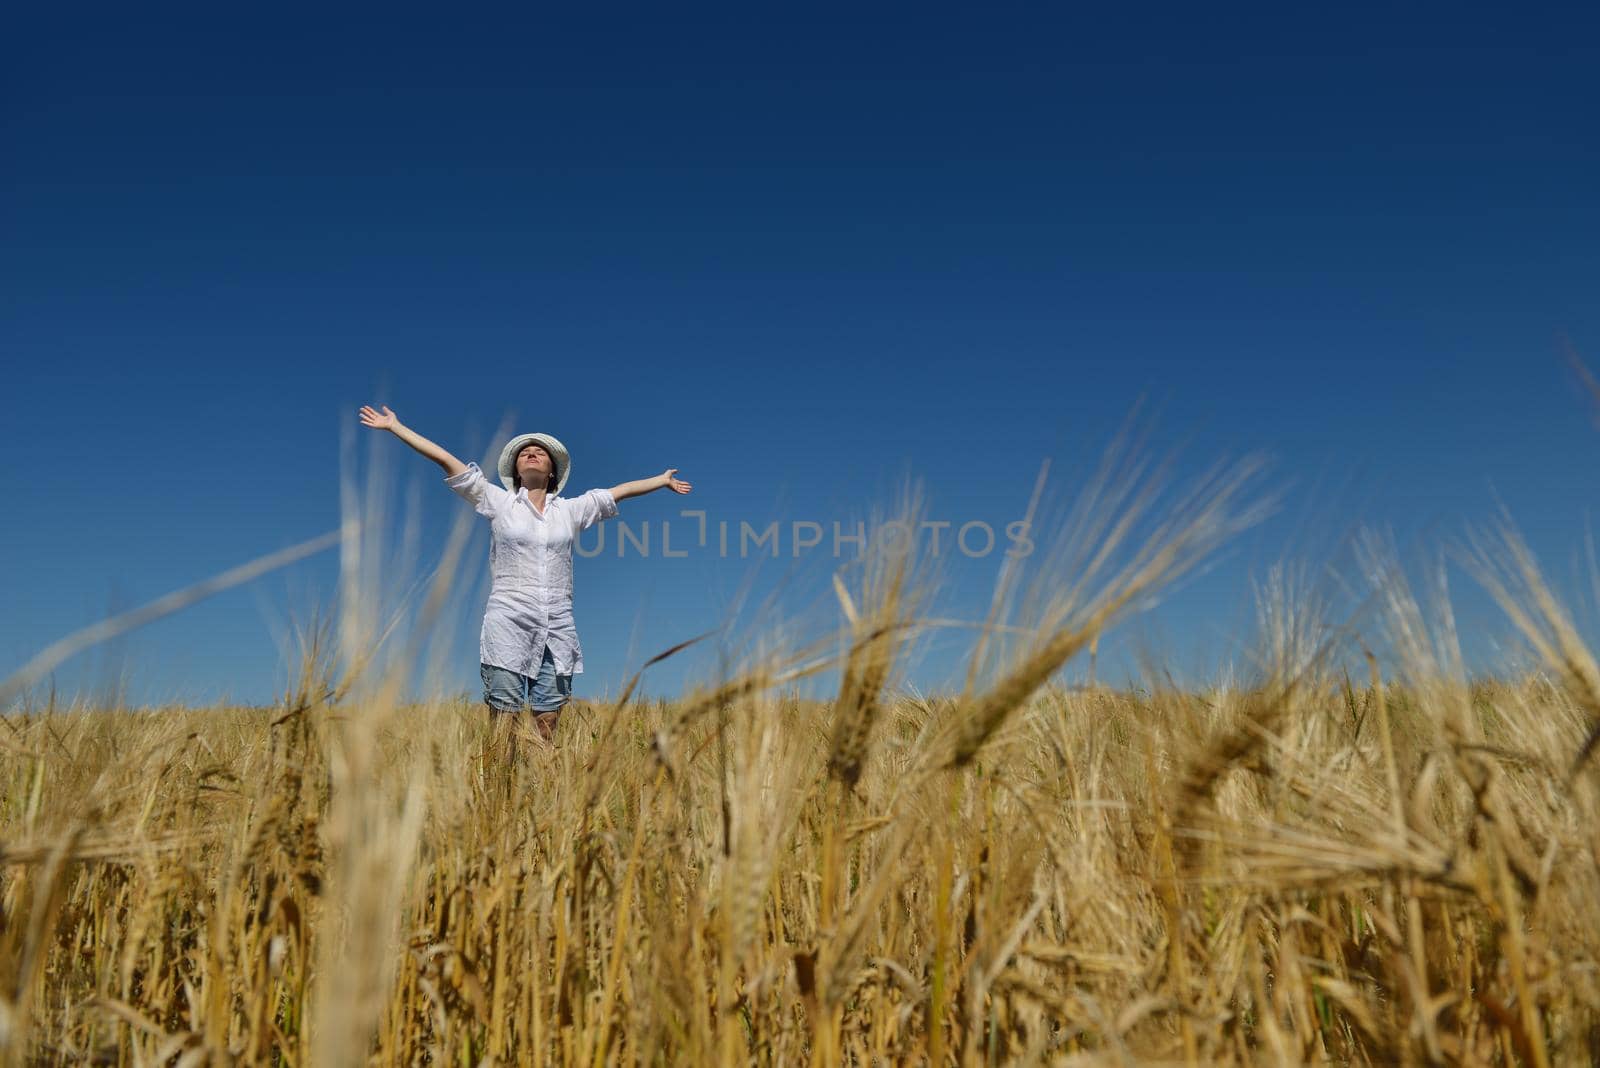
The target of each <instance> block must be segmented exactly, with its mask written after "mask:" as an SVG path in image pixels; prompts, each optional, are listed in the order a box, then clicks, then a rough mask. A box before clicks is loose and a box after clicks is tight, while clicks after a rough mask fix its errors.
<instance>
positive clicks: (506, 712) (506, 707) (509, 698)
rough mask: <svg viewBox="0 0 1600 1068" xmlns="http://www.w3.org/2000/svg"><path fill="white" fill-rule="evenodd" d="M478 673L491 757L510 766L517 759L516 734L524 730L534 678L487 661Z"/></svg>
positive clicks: (479, 668) (501, 764) (505, 765)
mask: <svg viewBox="0 0 1600 1068" xmlns="http://www.w3.org/2000/svg"><path fill="white" fill-rule="evenodd" d="M478 674H479V677H480V678H482V679H483V703H484V705H486V706H487V707H488V709H489V751H490V754H491V756H490V759H491V760H493V761H494V762H495V763H496V764H497V765H499V766H501V767H505V768H509V767H510V766H511V765H512V764H513V763H514V762H515V761H516V758H517V734H518V733H519V731H523V730H525V728H524V727H523V724H522V721H523V718H524V715H525V714H526V713H527V709H528V691H529V689H530V688H531V687H532V682H533V680H532V679H530V678H528V677H527V676H526V675H520V674H518V673H517V672H515V671H508V670H507V669H505V668H499V667H491V666H490V665H488V664H480V665H478Z"/></svg>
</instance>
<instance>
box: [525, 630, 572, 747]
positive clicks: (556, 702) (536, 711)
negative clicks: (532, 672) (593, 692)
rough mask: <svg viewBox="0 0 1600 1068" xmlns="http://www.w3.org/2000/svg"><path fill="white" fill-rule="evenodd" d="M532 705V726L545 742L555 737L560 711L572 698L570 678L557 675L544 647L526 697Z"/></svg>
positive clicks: (547, 649) (546, 648)
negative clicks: (537, 672) (542, 657)
mask: <svg viewBox="0 0 1600 1068" xmlns="http://www.w3.org/2000/svg"><path fill="white" fill-rule="evenodd" d="M528 697H529V701H530V702H531V703H532V705H533V724H534V726H535V727H537V728H538V729H539V736H540V737H541V738H543V739H544V740H545V741H547V742H548V741H550V740H551V739H553V738H554V737H555V734H556V724H557V723H559V722H560V720H561V710H562V709H563V708H565V707H566V706H567V701H568V700H570V699H571V697H572V676H571V675H557V674H556V661H555V656H554V655H553V654H552V653H551V652H550V647H549V646H545V650H544V659H543V660H542V661H540V663H539V674H538V676H537V677H536V678H534V680H533V685H532V686H531V687H530V693H529V695H528Z"/></svg>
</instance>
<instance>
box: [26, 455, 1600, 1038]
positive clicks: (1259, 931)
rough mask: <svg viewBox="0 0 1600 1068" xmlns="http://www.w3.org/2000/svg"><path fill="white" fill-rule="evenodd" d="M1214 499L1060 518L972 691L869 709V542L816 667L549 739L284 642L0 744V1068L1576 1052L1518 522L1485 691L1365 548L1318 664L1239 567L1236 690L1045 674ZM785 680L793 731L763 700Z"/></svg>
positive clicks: (1557, 799) (1578, 1015)
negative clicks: (144, 702) (268, 696)
mask: <svg viewBox="0 0 1600 1068" xmlns="http://www.w3.org/2000/svg"><path fill="white" fill-rule="evenodd" d="M1229 485H1231V483H1229ZM1230 493H1231V491H1230V490H1229V489H1228V486H1227V485H1213V486H1212V487H1210V488H1209V489H1208V490H1207V491H1206V492H1205V493H1203V494H1200V495H1198V496H1195V497H1193V498H1189V499H1187V502H1184V501H1180V502H1179V503H1178V505H1177V506H1176V507H1175V508H1173V509H1171V510H1169V511H1166V512H1163V513H1162V514H1163V516H1165V517H1166V518H1164V519H1162V521H1161V522H1159V523H1155V524H1154V525H1153V526H1151V527H1150V529H1149V531H1148V533H1147V534H1140V535H1137V536H1134V535H1130V534H1129V530H1130V529H1131V528H1130V527H1128V526H1126V525H1123V524H1119V523H1118V522H1117V521H1116V520H1115V519H1113V518H1105V519H1096V520H1095V521H1094V523H1092V524H1090V525H1089V526H1087V527H1085V526H1082V525H1080V526H1078V527H1076V528H1074V530H1073V534H1072V538H1071V540H1070V544H1071V545H1073V546H1076V547H1077V548H1076V549H1074V550H1072V551H1070V552H1067V553H1066V554H1065V555H1062V554H1057V555H1055V556H1052V557H1051V558H1050V559H1049V560H1047V561H1045V562H1044V566H1046V567H1067V566H1069V565H1070V568H1071V570H1070V572H1063V573H1070V574H1071V575H1072V576H1073V578H1072V580H1071V581H1064V582H1062V583H1061V584H1060V585H1059V586H1055V587H1042V586H1040V585H1039V584H1038V583H1037V582H1035V583H1034V584H1033V585H1032V586H1031V592H1032V593H1035V594H1037V593H1038V592H1039V591H1040V590H1041V589H1043V590H1044V591H1045V595H1044V596H1042V597H1037V596H1036V597H1033V598H1032V599H1031V600H1032V602H1033V603H1032V607H1031V608H1030V609H1029V614H1028V618H1029V619H1030V620H1031V623H1030V625H1029V626H1028V627H1026V628H1011V629H1009V630H1007V631H1006V633H1008V634H1009V635H1010V637H1009V638H1008V639H1007V640H1006V641H1004V642H1001V641H999V640H998V639H995V640H992V641H991V640H989V635H990V634H991V631H990V630H985V631H983V632H982V633H983V635H984V638H983V639H981V640H980V641H979V645H980V646H986V647H985V648H980V649H979V650H977V651H975V652H974V664H975V665H978V664H985V665H989V666H987V667H984V668H983V669H982V670H975V671H974V673H973V677H972V681H971V683H970V684H969V685H968V686H967V688H966V689H965V690H963V691H961V692H958V693H953V694H950V695H945V696H937V697H924V696H919V695H918V694H917V693H915V692H914V691H909V690H908V689H907V688H906V687H904V686H903V685H901V684H900V681H899V670H900V667H901V665H902V662H903V656H904V652H905V647H906V643H907V642H909V641H910V640H911V639H912V636H913V635H915V634H916V633H918V632H919V629H920V628H921V627H922V626H923V625H924V624H926V623H927V622H928V620H927V618H926V612H927V607H926V603H925V601H924V600H923V599H922V596H921V594H922V592H923V591H924V590H925V588H926V584H927V582H928V581H929V579H928V576H927V575H926V574H925V573H923V572H922V571H921V570H919V565H918V562H917V561H916V560H914V559H911V558H909V557H908V556H907V555H904V554H902V555H900V556H898V557H892V558H884V559H880V560H877V561H874V562H871V563H869V564H868V565H867V566H865V567H864V568H862V569H860V570H859V571H858V572H857V573H856V574H855V576H854V577H853V578H851V579H849V580H847V581H841V582H840V583H839V587H838V597H839V601H840V604H841V608H842V615H843V618H844V619H845V623H844V625H843V627H844V629H843V630H842V631H841V632H840V634H838V635H835V636H834V640H833V641H831V642H827V643H823V644H822V645H812V646H804V647H801V646H798V645H787V646H786V645H784V644H783V643H781V642H774V643H773V644H770V645H764V646H759V648H760V649H761V652H760V653H759V654H752V655H750V656H748V657H746V658H745V659H744V660H742V661H740V662H739V664H738V666H736V667H731V668H730V669H729V670H727V671H726V672H725V674H724V676H723V677H722V679H721V680H720V682H719V683H718V684H717V685H715V686H710V687H707V688H706V689H704V690H701V691H696V692H694V693H691V694H688V695H685V696H684V697H682V698H680V699H678V700H674V701H670V702H667V701H656V700H644V699H634V698H633V697H631V696H630V694H631V692H632V691H631V690H630V693H625V694H624V695H622V697H620V698H619V699H618V700H615V701H609V702H580V703H578V704H576V705H575V706H573V707H572V708H571V709H569V711H568V712H567V714H566V715H565V716H564V718H563V721H562V723H561V727H560V731H559V734H558V737H557V744H556V745H555V746H554V747H548V746H544V745H541V744H540V743H539V741H538V739H537V738H535V737H533V736H531V735H528V734H518V733H517V732H516V731H494V730H492V729H491V727H490V725H489V724H488V722H487V720H486V717H485V715H484V713H483V710H482V708H481V707H480V706H476V705H473V704H471V703H470V702H468V701H465V700H461V701H455V702H448V701H445V702H436V703H430V704H420V705H419V704H408V703H405V702H404V701H402V700H401V699H400V696H399V695H400V693H401V687H400V686H399V685H398V684H395V685H390V684H388V683H387V681H386V679H385V678H384V676H383V675H382V673H381V672H375V671H374V670H373V669H372V666H371V665H370V664H369V665H367V670H366V672H365V674H364V675H363V676H362V678H363V679H364V681H362V682H360V683H359V684H358V683H357V681H355V680H356V673H354V672H352V671H351V667H350V657H348V656H345V657H343V658H341V657H339V656H330V655H323V653H321V652H318V651H317V650H316V649H313V650H312V651H311V652H310V653H308V655H307V656H306V662H305V670H304V673H303V678H302V681H301V683H300V684H299V685H297V686H295V687H293V688H292V689H291V691H290V692H289V693H288V694H287V695H286V697H285V699H284V700H283V701H282V702H281V703H280V704H279V705H277V706H275V707H272V708H255V709H227V708H221V709H208V710H197V709H181V708H173V709H158V710H145V711H138V712H133V711H127V710H118V709H94V708H76V709H71V710H60V709H58V710H49V709H44V708H39V707H33V708H24V709H22V710H21V711H18V712H16V713H15V714H12V715H8V716H5V717H4V718H3V719H0V1050H3V1051H4V1056H5V1058H6V1059H7V1061H8V1062H9V1063H12V1064H35V1063H40V1064H43V1063H103V1064H150V1065H157V1064H181V1065H198V1064H229V1063H240V1064H257V1063H275V1064H293V1065H301V1064H310V1065H346V1064H361V1063H366V1064H375V1065H389V1064H418V1063H426V1064H459V1065H479V1064H512V1063H526V1064H558V1065H582V1066H598V1065H605V1064H633V1063H646V1064H689V1065H713V1064H714V1065H743V1064H764V1065H812V1064H815V1065H845V1064H850V1065H877V1064H884V1065H888V1064H931V1065H945V1064H961V1065H988V1064H1147V1063H1171V1064H1293V1063H1334V1064H1468V1065H1475V1064H1531V1065H1556V1064H1575V1063H1589V1062H1593V1061H1595V1060H1596V1059H1597V1058H1600V972H1597V967H1600V830H1597V828H1600V821H1597V819H1596V815H1597V811H1596V806H1597V800H1600V795H1597V790H1596V786H1597V782H1596V773H1595V771H1594V769H1593V768H1592V767H1591V766H1590V765H1589V764H1588V762H1587V758H1588V756H1589V753H1588V750H1589V749H1590V748H1591V747H1592V746H1593V743H1594V740H1595V733H1594V732H1595V728H1596V724H1597V723H1600V672H1597V671H1596V668H1595V665H1594V661H1593V659H1592V657H1591V656H1590V654H1589V652H1588V651H1587V649H1586V648H1585V647H1584V645H1583V643H1582V641H1581V640H1580V638H1579V636H1578V631H1577V629H1576V628H1574V627H1573V625H1572V623H1571V622H1570V620H1569V618H1568V616H1567V615H1566V614H1565V610H1564V609H1563V607H1562V606H1561V605H1560V604H1559V603H1558V601H1557V599H1556V598H1555V597H1554V596H1552V594H1551V593H1550V592H1549V589H1548V587H1547V586H1546V585H1545V584H1544V582H1543V581H1542V579H1541V578H1540V576H1539V573H1538V570H1537V566H1536V565H1535V564H1534V563H1533V561H1532V559H1531V557H1530V556H1529V554H1527V552H1526V551H1525V550H1524V549H1523V548H1522V547H1521V544H1520V543H1519V542H1517V541H1516V539H1515V538H1514V536H1511V535H1506V536H1505V537H1503V538H1501V539H1499V540H1495V541H1492V542H1483V543H1478V544H1477V546H1476V548H1477V550H1478V555H1477V556H1476V557H1475V558H1474V562H1475V568H1476V571H1477V573H1478V574H1479V577H1480V578H1481V580H1482V581H1483V582H1484V583H1485V584H1486V585H1487V586H1488V588H1489V589H1490V591H1491V592H1492V593H1494V594H1495V595H1496V597H1498V598H1500V600H1501V603H1502V604H1503V605H1504V607H1505V608H1506V610H1507V613H1508V616H1507V619H1508V624H1509V626H1510V627H1511V628H1512V629H1513V630H1514V631H1515V632H1517V633H1518V634H1520V636H1521V639H1522V641H1523V643H1524V645H1525V647H1526V648H1527V649H1528V650H1529V652H1530V654H1531V655H1532V656H1533V657H1534V658H1535V659H1533V660H1531V661H1530V662H1529V663H1528V664H1527V665H1526V666H1525V669H1523V670H1521V671H1519V672H1517V673H1515V674H1511V673H1508V674H1505V675H1502V676H1501V677H1500V678H1499V679H1498V680H1494V679H1486V678H1473V677H1470V676H1469V675H1468V674H1467V672H1466V671H1465V670H1464V669H1463V668H1462V666H1461V661H1460V656H1459V653H1458V652H1457V651H1456V645H1457V642H1456V638H1455V635H1454V634H1453V632H1452V628H1451V624H1450V620H1449V617H1448V613H1447V612H1445V611H1443V610H1440V609H1424V608H1423V607H1421V605H1420V604H1419V599H1418V598H1417V597H1415V596H1413V594H1412V593H1411V592H1410V590H1409V588H1408V587H1407V585H1406V583H1405V581H1404V579H1403V577H1402V576H1401V575H1400V574H1399V572H1398V571H1397V570H1393V569H1390V570H1386V568H1389V567H1390V561H1389V558H1388V556H1387V555H1386V554H1385V552H1384V550H1383V548H1382V546H1381V545H1378V544H1377V543H1376V542H1373V543H1372V544H1370V545H1369V546H1368V551H1369V559H1368V564H1369V566H1368V567H1367V568H1366V571H1367V572H1368V574H1369V575H1370V576H1371V577H1372V579H1373V584H1374V591H1375V592H1374V594H1373V602H1372V606H1371V613H1370V616H1369V621H1370V623H1371V625H1370V626H1369V627H1368V628H1367V629H1366V630H1364V631H1362V632H1361V634H1359V635H1354V636H1353V634H1352V632H1351V631H1350V630H1349V629H1348V628H1342V627H1340V626H1339V625H1337V622H1336V621H1329V620H1328V619H1327V618H1325V615H1324V614H1323V613H1322V612H1320V610H1319V609H1318V607H1317V605H1316V604H1315V603H1314V599H1313V598H1310V597H1308V596H1306V595H1305V594H1304V592H1303V590H1302V587H1301V586H1300V585H1298V584H1296V583H1295V582H1292V581H1289V580H1288V579H1286V578H1285V577H1284V576H1283V574H1282V573H1279V574H1277V575H1276V576H1275V577H1274V579H1273V580H1271V581H1269V582H1266V583H1264V584H1263V587H1262V589H1261V590H1260V591H1259V596H1260V602H1261V610H1260V619H1261V631H1260V634H1259V635H1257V636H1256V637H1255V638H1254V639H1252V640H1253V649H1254V659H1253V668H1252V671H1251V674H1250V677H1249V679H1248V680H1236V681H1233V682H1230V683H1229V684H1227V685H1222V684H1218V685H1215V686H1210V687H1194V688H1187V689H1183V688H1176V687H1169V688H1162V687H1155V688H1150V689H1129V688H1116V689H1113V688H1108V687H1103V686H1095V685H1079V686H1072V687H1067V686H1063V685H1062V684H1061V682H1060V679H1061V676H1060V675H1059V674H1058V672H1059V669H1060V668H1061V667H1062V666H1063V665H1065V664H1069V663H1076V662H1079V661H1081V660H1082V658H1083V657H1085V656H1086V655H1092V654H1093V650H1094V646H1095V643H1096V641H1097V639H1098V637H1099V636H1100V634H1101V633H1102V632H1103V631H1104V630H1105V629H1106V628H1107V627H1109V626H1111V625H1113V624H1114V623H1115V622H1116V621H1117V620H1118V619H1120V618H1121V617H1122V615H1123V614H1124V613H1125V611H1126V610H1128V609H1129V606H1131V605H1134V604H1136V603H1137V601H1138V600H1139V598H1140V597H1141V596H1143V595H1144V594H1146V593H1147V592H1148V591H1149V590H1150V589H1152V588H1154V587H1156V586H1159V585H1161V584H1163V583H1166V582H1169V581H1171V580H1172V578H1173V577H1174V576H1175V575H1177V574H1178V573H1180V572H1181V571H1182V570H1183V569H1184V568H1185V567H1187V566H1189V565H1190V564H1192V563H1193V562H1194V561H1196V560H1198V559H1201V558H1203V556H1204V555H1205V553H1206V552H1209V551H1210V550H1211V549H1212V548H1213V547H1214V546H1215V545H1216V544H1217V543H1218V542H1219V540H1220V539H1221V538H1223V537H1225V536H1226V535H1227V534H1228V533H1229V532H1230V531H1232V530H1233V529H1235V526H1236V525H1235V524H1234V523H1233V521H1232V520H1233V519H1234V518H1237V517H1238V516H1239V515H1240V514H1242V513H1241V512H1240V510H1239V509H1238V508H1237V507H1236V505H1237V500H1236V499H1234V498H1231V497H1230ZM1091 504H1092V507H1091V508H1090V509H1089V510H1088V511H1086V512H1085V513H1083V514H1085V515H1093V516H1099V515H1101V514H1102V513H1104V514H1106V515H1108V516H1114V515H1117V514H1124V515H1125V514H1127V513H1128V511H1129V509H1137V508H1138V507H1142V505H1141V504H1140V499H1139V498H1137V496H1133V497H1125V498H1123V499H1120V500H1114V501H1109V502H1108V501H1106V500H1104V499H1103V498H1101V499H1098V500H1095V501H1092V502H1091ZM1230 517H1231V518H1230ZM1129 537H1132V538H1133V540H1132V541H1126V540H1125V541H1124V544H1123V546H1122V549H1121V550H1119V552H1118V553H1113V554H1107V553H1103V552H1102V551H1101V550H1102V549H1103V548H1104V547H1105V546H1106V545H1107V544H1109V542H1111V541H1113V540H1116V539H1127V538H1129ZM1073 553H1076V555H1075V556H1074V555H1073ZM1113 559H1115V560H1116V561H1120V562H1119V563H1115V564H1113V563H1111V562H1109V561H1112V560H1113ZM1002 600H1003V598H997V604H999V603H1000V602H1001V601H1002ZM1005 618H1007V619H1014V618H1017V615H1016V613H1009V612H1008V613H1007V614H1006V617H1005ZM993 632H994V633H999V630H998V629H995V630H994V631H993ZM346 637H347V638H348V639H349V640H351V641H359V640H363V639H362V637H361V633H360V632H359V630H355V631H351V632H350V634H348V635H346ZM1380 637H1381V647H1377V648H1375V649H1374V653H1373V655H1372V656H1371V658H1370V659H1367V658H1366V657H1364V656H1363V653H1362V648H1363V644H1364V643H1365V644H1366V645H1371V646H1377V645H1378V639H1379V638H1380ZM1352 664H1354V665H1355V669H1354V670H1352V666H1351V665H1352ZM341 665H342V666H341ZM824 671H827V672H833V673H834V675H833V676H832V677H836V678H837V680H838V690H837V693H836V695H835V696H834V697H833V699H831V700H809V699H803V698H802V697H800V696H798V693H799V691H798V689H797V686H798V683H799V680H801V679H803V678H805V677H808V676H813V675H816V674H817V673H819V672H824ZM341 672H344V674H341Z"/></svg>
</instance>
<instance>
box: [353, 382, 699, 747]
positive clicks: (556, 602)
mask: <svg viewBox="0 0 1600 1068" xmlns="http://www.w3.org/2000/svg"><path fill="white" fill-rule="evenodd" d="M361 423H362V425H363V426H369V427H372V428H373V429H374V430H387V431H389V432H390V433H391V434H393V435H394V436H395V437H397V438H399V439H400V440H401V441H403V442H405V443H406V444H407V445H409V446H411V447H412V448H413V449H415V450H416V451H417V452H419V453H421V454H422V455H423V456H426V457H427V458H428V459H430V460H432V461H433V462H434V463H436V464H438V465H439V466H440V467H442V468H443V469H444V473H445V475H446V478H445V485H447V486H449V487H450V488H451V489H452V490H454V491H455V492H456V493H457V494H459V495H460V496H461V497H462V498H463V499H464V500H466V501H467V502H468V503H469V504H471V505H472V507H473V509H474V510H475V511H477V513H478V514H479V515H481V516H483V517H485V518H486V519H488V520H489V524H490V526H489V530H490V540H489V574H490V589H489V604H488V607H487V608H486V609H485V610H484V614H483V633H482V636H481V637H480V639H479V653H478V659H479V661H480V665H479V667H480V674H481V675H482V677H483V701H484V703H485V704H486V705H488V706H489V712H490V715H491V717H492V718H494V719H499V718H501V715H502V714H506V715H511V716H515V715H517V714H520V713H523V712H524V711H526V712H528V713H529V714H531V715H532V716H533V721H534V725H535V726H536V727H537V728H538V730H539V734H540V736H541V737H543V738H544V739H545V740H547V741H548V740H549V739H550V738H551V737H552V736H553V735H554V733H555V728H556V723H557V721H558V720H559V718H560V716H561V709H562V708H563V707H565V705H566V703H567V701H568V699H569V698H570V697H571V695H572V676H574V675H577V674H580V673H582V671H583V651H582V649H581V648H580V647H579V645H578V631H577V628H576V626H575V625H574V622H573V617H572V543H573V541H574V539H576V538H577V536H578V534H579V532H580V531H584V530H587V529H589V528H590V527H592V526H594V525H595V524H596V523H598V522H600V521H601V520H603V519H610V518H611V517H612V516H615V515H616V514H617V504H618V503H619V502H621V501H624V500H627V499H628V498H629V497H638V496H641V495H643V494H646V493H652V492H654V491H656V490H658V489H670V490H671V491H672V492H674V493H688V492H689V490H690V486H689V483H687V482H684V481H683V480H681V479H679V478H677V477H676V476H677V473H678V472H677V469H676V468H669V469H668V470H667V471H665V472H664V473H662V474H659V475H657V476H655V477H654V478H643V479H639V480H638V481H636V482H623V483H621V484H619V485H616V486H612V487H611V488H610V489H592V490H590V491H589V492H587V493H585V494H583V495H582V496H578V497H570V498H569V497H562V496H560V493H561V491H562V490H563V489H564V488H566V484H567V476H568V475H570V474H571V473H572V462H571V458H570V457H569V455H568V453H567V449H566V446H564V445H562V444H561V442H560V441H558V440H556V439H555V438H553V437H551V436H550V435H548V434H518V435H517V436H516V437H514V438H512V439H511V440H510V441H509V442H507V443H506V447H505V448H504V449H502V450H501V452H500V463H499V474H500V481H501V483H502V484H504V486H505V488H504V489H501V488H500V487H499V486H496V485H494V484H492V483H491V482H490V481H489V480H488V479H487V478H485V477H484V474H483V472H482V471H481V470H480V469H479V468H478V465H477V464H473V463H462V462H461V461H460V460H458V459H456V458H455V457H454V456H452V455H451V454H450V453H449V452H447V451H446V450H445V449H443V448H442V447H440V446H439V445H437V444H435V443H434V442H432V441H429V440H428V439H427V438H425V437H423V436H422V435H421V434H418V433H417V432H416V431H414V430H412V429H411V428H410V427H408V426H405V425H404V424H402V423H401V422H400V420H399V419H398V418H397V417H396V416H395V414H394V412H392V411H390V410H389V409H388V408H387V407H383V408H382V409H381V410H375V409H373V408H370V407H363V408H362V409H361Z"/></svg>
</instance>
